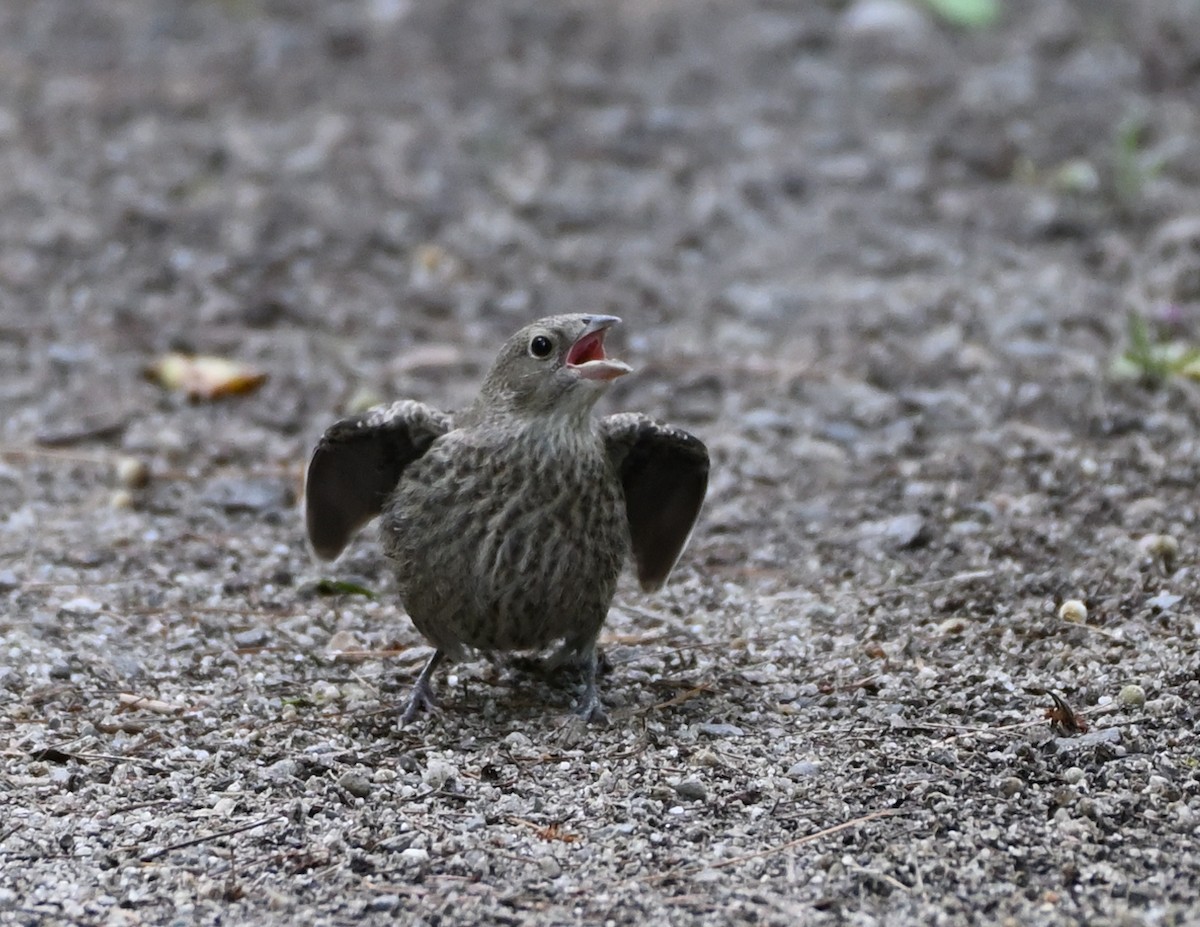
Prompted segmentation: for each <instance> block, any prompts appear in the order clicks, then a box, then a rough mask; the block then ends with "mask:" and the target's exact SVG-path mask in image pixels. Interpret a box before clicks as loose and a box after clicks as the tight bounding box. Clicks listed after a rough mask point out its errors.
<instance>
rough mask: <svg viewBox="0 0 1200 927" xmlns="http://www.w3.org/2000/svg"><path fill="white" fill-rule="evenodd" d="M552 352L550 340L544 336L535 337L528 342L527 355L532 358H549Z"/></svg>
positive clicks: (552, 347)
mask: <svg viewBox="0 0 1200 927" xmlns="http://www.w3.org/2000/svg"><path fill="white" fill-rule="evenodd" d="M553 350H554V345H553V344H551V343H550V339H549V338H547V337H546V336H545V335H537V336H536V337H535V338H534V339H533V340H532V341H531V342H529V353H530V354H532V355H533V356H534V357H549V356H550V352H551V351H553Z"/></svg>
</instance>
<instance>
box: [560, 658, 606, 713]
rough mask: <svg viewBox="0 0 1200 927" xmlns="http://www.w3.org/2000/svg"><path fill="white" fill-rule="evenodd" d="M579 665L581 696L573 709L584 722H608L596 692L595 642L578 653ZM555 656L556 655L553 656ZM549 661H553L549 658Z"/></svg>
mask: <svg viewBox="0 0 1200 927" xmlns="http://www.w3.org/2000/svg"><path fill="white" fill-rule="evenodd" d="M578 654H579V664H580V667H581V669H582V670H583V695H582V696H580V699H579V705H578V706H577V707H576V708H575V714H577V715H578V716H579V717H580V718H582V719H583V720H584V721H587V722H592V723H603V722H605V721H607V720H608V715H607V714H605V712H604V705H603V704H601V702H600V694H599V693H598V692H597V691H596V667H597V663H598V661H597V659H596V642H595V641H590V642H589V643H588V644H587V645H586V646H584V647H582V648H581V649H580V650H579V651H578ZM555 656H557V654H555ZM551 659H554V658H553V657H551Z"/></svg>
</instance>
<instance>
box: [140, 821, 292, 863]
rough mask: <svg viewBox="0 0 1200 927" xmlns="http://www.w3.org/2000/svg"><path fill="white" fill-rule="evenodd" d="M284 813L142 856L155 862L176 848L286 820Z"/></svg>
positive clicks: (142, 859)
mask: <svg viewBox="0 0 1200 927" xmlns="http://www.w3.org/2000/svg"><path fill="white" fill-rule="evenodd" d="M286 820H287V818H285V817H284V816H283V815H276V816H275V817H271V818H263V819H262V820H259V821H251V822H250V823H249V824H243V825H242V826H241V827H231V828H230V829H229V830H219V831H217V832H216V833H215V834H205V835H204V836H203V837H192V838H191V839H190V840H181V841H180V842H179V843H172V844H171V845H170V846H165V847H159V848H158V849H157V850H151V851H150V852H149V853H144V854H142V856H141V857H140V859H141V861H142V862H143V863H149V862H153V861H154V860H156V859H158V858H159V857H162V856H166V855H167V854H168V853H170V852H172V851H174V850H183V849H186V848H187V847H194V846H198V845H200V844H201V843H208V841H210V840H220V839H221V838H222V837H232V836H233V835H234V834H244V833H245V832H246V831H248V830H254V829H255V828H256V827H262V826H263V825H265V824H273V823H274V822H276V821H286Z"/></svg>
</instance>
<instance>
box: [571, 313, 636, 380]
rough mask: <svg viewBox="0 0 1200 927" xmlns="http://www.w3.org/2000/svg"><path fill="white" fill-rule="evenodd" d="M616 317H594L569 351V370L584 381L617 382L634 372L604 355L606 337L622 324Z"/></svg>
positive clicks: (626, 365)
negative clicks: (609, 331) (617, 379)
mask: <svg viewBox="0 0 1200 927" xmlns="http://www.w3.org/2000/svg"><path fill="white" fill-rule="evenodd" d="M620 321H621V320H620V319H618V318H617V317H616V316H615V315H594V316H591V317H590V318H589V319H588V325H587V328H585V329H584V330H583V334H582V335H580V336H579V338H578V339H577V340H576V342H575V343H574V344H573V345H571V349H570V350H569V351H567V369H568V370H570V371H571V372H572V373H574V374H575V375H576V376H577V377H580V378H581V379H584V380H602V381H606V380H615V379H616V378H617V377H621V376H624V375H625V374H627V373H629V372H630V371H631V370H633V368H632V367H630V366H629V365H628V364H626V363H623V362H622V361H619V360H617V359H616V358H612V357H608V356H607V355H606V354H605V353H604V335H605V333H606V332H607V331H608V330H609V329H610V328H612V327H613V326H614V325H617V324H619V323H620Z"/></svg>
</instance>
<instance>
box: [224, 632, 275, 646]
mask: <svg viewBox="0 0 1200 927" xmlns="http://www.w3.org/2000/svg"><path fill="white" fill-rule="evenodd" d="M269 639H270V635H269V634H267V629H266V628H248V629H247V630H245V631H239V632H238V633H237V634H235V635H233V642H234V643H235V644H236V645H237V646H238V647H239V648H240V649H248V648H251V647H261V646H263V645H264V644H265V643H266V642H267V641H268V640H269Z"/></svg>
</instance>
